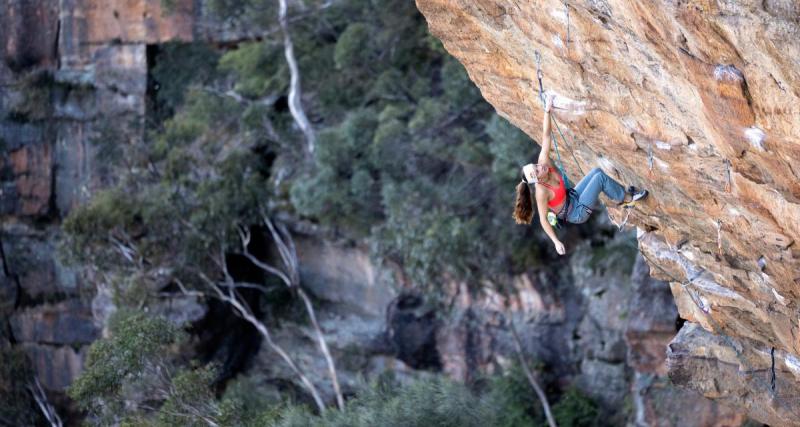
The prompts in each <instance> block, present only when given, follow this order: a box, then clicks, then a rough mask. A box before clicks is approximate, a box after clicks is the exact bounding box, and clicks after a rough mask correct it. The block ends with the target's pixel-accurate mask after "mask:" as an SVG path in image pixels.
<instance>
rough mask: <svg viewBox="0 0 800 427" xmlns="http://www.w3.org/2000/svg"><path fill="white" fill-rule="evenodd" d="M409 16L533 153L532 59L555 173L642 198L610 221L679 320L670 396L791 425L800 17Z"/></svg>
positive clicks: (449, 9)
mask: <svg viewBox="0 0 800 427" xmlns="http://www.w3.org/2000/svg"><path fill="white" fill-rule="evenodd" d="M417 5H418V7H419V9H420V10H421V11H422V13H423V14H424V15H425V17H426V19H427V21H428V24H429V26H430V29H431V31H432V33H433V34H434V35H435V36H437V37H438V38H440V39H441V40H442V41H443V42H444V46H445V48H446V49H447V50H448V51H449V52H450V53H451V54H452V55H454V56H455V57H456V58H458V59H459V60H460V61H461V62H462V63H463V64H464V66H465V67H466V69H467V71H468V73H469V75H470V77H471V78H472V80H473V81H474V82H475V83H476V84H477V85H478V87H479V88H480V89H481V91H482V93H483V96H484V97H485V98H486V99H487V100H488V101H489V102H490V103H491V104H492V105H493V106H494V107H495V108H496V109H497V111H498V112H499V113H500V114H501V115H503V116H504V117H506V118H507V119H509V120H510V121H511V122H512V123H514V124H515V125H517V126H518V127H519V128H521V129H523V130H524V131H526V132H527V133H528V134H529V135H530V136H531V137H533V138H536V139H538V136H539V134H540V132H541V130H540V123H541V118H542V116H541V114H542V108H541V104H540V100H539V99H538V98H537V93H536V90H537V88H538V82H537V79H536V70H537V63H536V52H537V51H538V52H539V53H540V54H541V69H542V71H543V83H544V88H545V90H546V91H548V92H552V93H555V94H556V99H555V106H556V111H555V115H556V117H557V118H558V120H559V122H560V123H561V127H562V130H564V131H565V133H566V136H567V138H568V140H569V142H568V144H567V145H566V146H564V145H563V144H562V147H561V151H562V152H561V154H562V158H563V160H564V163H565V166H566V169H567V170H568V172H569V174H570V175H571V176H572V177H573V178H575V179H576V180H577V179H579V178H580V175H581V173H582V172H587V171H588V170H589V169H591V168H592V167H601V168H602V169H603V170H605V171H606V172H607V173H609V174H610V175H611V176H613V177H615V178H617V179H618V180H620V181H621V182H623V183H626V184H633V185H637V186H641V187H645V188H648V189H649V190H650V191H651V197H650V199H649V200H648V202H647V203H645V204H643V205H641V206H639V207H637V208H636V210H634V211H633V212H632V213H631V214H630V216H629V218H627V222H626V223H627V224H628V225H633V226H636V227H637V228H638V229H639V230H640V232H639V247H640V250H641V251H642V252H643V254H644V255H645V257H646V259H647V260H648V262H649V263H650V265H651V271H652V273H653V275H655V276H656V277H658V278H660V279H663V280H668V281H670V282H671V288H672V293H673V296H674V297H675V300H676V302H677V305H678V309H679V312H680V316H681V317H682V318H684V319H687V320H688V322H687V323H686V324H685V325H684V327H683V329H682V330H681V332H680V333H679V334H678V336H677V337H676V338H675V339H674V340H673V341H672V342H671V343H670V345H669V346H668V348H665V349H664V351H665V352H667V356H668V367H669V373H670V376H671V378H672V380H673V382H675V383H677V384H680V385H685V386H687V387H689V388H692V389H694V390H697V391H699V392H701V393H702V394H703V395H705V396H707V397H710V398H712V399H717V400H719V401H720V402H723V403H726V404H729V405H733V406H737V407H741V408H744V409H746V410H747V411H748V413H749V415H750V416H751V417H753V418H755V419H757V420H759V421H763V422H765V423H768V424H770V425H782V426H785V425H800V311H799V310H798V303H800V262H799V261H798V258H800V252H798V249H797V244H798V239H800V181H798V178H800V62H798V58H800V43H798V40H800V5H798V3H797V2H794V1H780V0H765V1H748V0H743V1H738V2H732V1H723V0H719V1H713V0H712V1H691V2H686V1H664V0H657V1H651V0H647V1H637V0H628V1H619V0H582V1H557V0H545V1H531V2H508V1H499V0H417ZM573 155H574V157H573ZM521 160H522V159H521ZM609 210H610V215H611V217H612V219H613V220H615V221H616V222H618V223H621V222H623V221H624V214H625V212H622V211H619V210H616V209H613V208H610V209H609Z"/></svg>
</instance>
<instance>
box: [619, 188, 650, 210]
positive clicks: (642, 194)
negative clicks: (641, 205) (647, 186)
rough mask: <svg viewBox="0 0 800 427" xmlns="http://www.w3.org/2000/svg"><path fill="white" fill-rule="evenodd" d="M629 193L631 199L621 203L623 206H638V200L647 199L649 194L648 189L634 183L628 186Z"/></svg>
mask: <svg viewBox="0 0 800 427" xmlns="http://www.w3.org/2000/svg"><path fill="white" fill-rule="evenodd" d="M627 193H628V194H630V195H631V200H630V201H628V202H622V203H620V204H619V205H620V206H622V207H623V208H632V207H634V206H636V202H638V201H639V200H643V199H645V198H646V197H647V195H648V194H649V193H648V192H647V190H640V189H638V188H636V187H634V186H632V185H631V186H630V187H628V189H627Z"/></svg>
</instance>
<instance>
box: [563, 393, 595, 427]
mask: <svg viewBox="0 0 800 427" xmlns="http://www.w3.org/2000/svg"><path fill="white" fill-rule="evenodd" d="M598 417H599V410H598V408H597V404H596V403H594V402H593V401H592V400H591V399H590V398H589V397H587V396H586V395H584V394H583V393H581V392H580V391H579V390H578V389H577V388H575V387H570V388H569V389H567V391H566V393H564V395H563V396H561V399H560V400H559V401H558V403H556V404H555V405H553V418H555V420H556V424H558V425H559V426H563V427H591V426H598V425H603V423H602V422H601V420H599V419H598Z"/></svg>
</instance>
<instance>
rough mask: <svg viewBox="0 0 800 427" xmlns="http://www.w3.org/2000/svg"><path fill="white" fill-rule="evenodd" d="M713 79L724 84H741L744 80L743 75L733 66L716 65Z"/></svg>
mask: <svg viewBox="0 0 800 427" xmlns="http://www.w3.org/2000/svg"><path fill="white" fill-rule="evenodd" d="M714 79H716V80H718V81H725V82H741V81H742V80H744V75H742V72H741V71H739V70H738V69H736V67H734V66H733V65H717V67H716V68H714Z"/></svg>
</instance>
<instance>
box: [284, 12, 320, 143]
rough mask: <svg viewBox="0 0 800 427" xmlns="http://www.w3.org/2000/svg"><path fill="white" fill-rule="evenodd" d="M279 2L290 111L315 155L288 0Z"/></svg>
mask: <svg viewBox="0 0 800 427" xmlns="http://www.w3.org/2000/svg"><path fill="white" fill-rule="evenodd" d="M279 1H280V7H279V10H278V21H279V22H280V26H281V31H282V32H283V46H284V53H285V55H286V62H287V63H288V64H289V75H290V80H289V111H290V112H291V113H292V117H293V118H294V121H295V123H297V126H298V127H300V130H301V131H303V134H304V135H305V137H306V144H307V150H308V154H311V155H313V154H314V150H315V147H316V136H315V135H314V129H313V128H312V127H311V123H310V122H309V121H308V117H306V112H305V111H304V110H303V105H302V104H301V103H300V101H301V99H300V98H301V96H302V91H301V89H300V69H299V68H298V66H297V60H296V59H295V57H294V45H293V44H292V38H291V36H290V35H289V20H288V19H287V16H286V14H287V6H286V0H279Z"/></svg>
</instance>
